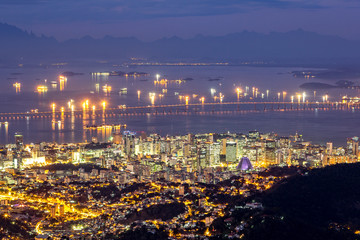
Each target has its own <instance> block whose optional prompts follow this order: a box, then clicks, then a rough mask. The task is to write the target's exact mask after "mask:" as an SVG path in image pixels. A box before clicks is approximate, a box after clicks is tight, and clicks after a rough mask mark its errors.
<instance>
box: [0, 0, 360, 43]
mask: <svg viewBox="0 0 360 240" xmlns="http://www.w3.org/2000/svg"><path fill="white" fill-rule="evenodd" d="M0 22H6V23H9V24H13V25H16V26H18V27H20V28H23V29H26V30H32V31H33V32H35V33H37V34H41V33H43V34H45V35H48V36H54V37H56V38H57V39H59V40H65V39H68V38H79V37H82V36H84V35H91V36H93V37H103V36H104V35H112V36H119V37H123V36H135V37H138V38H140V39H143V40H153V39H158V38H161V37H165V36H166V37H169V36H173V35H177V36H180V37H185V38H188V37H192V36H194V35H196V34H204V35H223V34H227V33H232V32H240V31H243V30H249V31H256V32H263V33H267V32H271V31H279V32H285V31H289V30H294V29H297V28H303V29H304V30H308V31H313V32H318V33H323V34H330V35H339V36H342V37H345V38H349V39H360V1H359V0H0Z"/></svg>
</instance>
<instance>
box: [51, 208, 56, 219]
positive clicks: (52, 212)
mask: <svg viewBox="0 0 360 240" xmlns="http://www.w3.org/2000/svg"><path fill="white" fill-rule="evenodd" d="M50 214H51V217H52V218H54V217H55V216H56V205H54V206H51V210H50Z"/></svg>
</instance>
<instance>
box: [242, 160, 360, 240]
mask: <svg viewBox="0 0 360 240" xmlns="http://www.w3.org/2000/svg"><path fill="white" fill-rule="evenodd" d="M261 201H262V203H263V204H264V207H265V212H264V213H265V214H268V215H269V216H270V217H267V218H266V217H265V218H264V219H265V220H264V219H263V220H264V222H263V223H259V224H257V226H256V227H255V228H254V229H253V230H252V231H250V232H249V235H248V239H268V240H270V239H360V236H359V235H355V234H354V233H355V232H356V231H357V230H359V229H360V164H359V163H356V164H341V165H335V166H330V167H326V168H323V169H314V170H312V171H310V172H309V173H308V174H306V175H303V176H296V177H293V178H291V179H288V180H287V181H286V182H285V183H283V184H280V185H279V186H277V187H275V188H273V189H271V190H270V191H268V192H267V193H266V194H265V195H264V196H263V197H262V200H261ZM271 236H272V237H271Z"/></svg>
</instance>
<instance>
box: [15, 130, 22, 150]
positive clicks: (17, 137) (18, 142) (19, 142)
mask: <svg viewBox="0 0 360 240" xmlns="http://www.w3.org/2000/svg"><path fill="white" fill-rule="evenodd" d="M15 144H16V147H17V148H18V149H21V148H22V147H23V145H24V136H23V135H22V134H21V133H19V132H17V133H15Z"/></svg>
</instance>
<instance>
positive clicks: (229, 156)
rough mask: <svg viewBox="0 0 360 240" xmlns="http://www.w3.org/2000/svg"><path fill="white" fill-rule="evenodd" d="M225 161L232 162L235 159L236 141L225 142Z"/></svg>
mask: <svg viewBox="0 0 360 240" xmlns="http://www.w3.org/2000/svg"><path fill="white" fill-rule="evenodd" d="M225 155H226V162H228V163H234V162H235V161H236V143H235V142H228V143H226V154H225Z"/></svg>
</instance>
